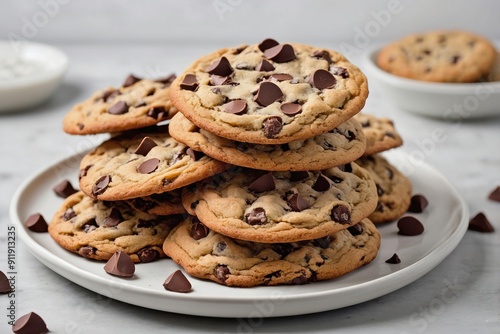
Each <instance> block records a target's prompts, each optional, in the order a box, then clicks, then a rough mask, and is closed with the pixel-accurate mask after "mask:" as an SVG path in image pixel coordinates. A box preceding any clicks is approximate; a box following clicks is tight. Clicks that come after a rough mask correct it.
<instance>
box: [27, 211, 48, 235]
mask: <svg viewBox="0 0 500 334" xmlns="http://www.w3.org/2000/svg"><path fill="white" fill-rule="evenodd" d="M24 225H25V226H26V227H27V228H28V229H29V230H30V231H33V232H39V233H43V232H47V231H48V227H49V226H48V225H47V222H46V221H45V219H44V218H43V216H42V215H41V214H39V213H34V214H32V215H31V216H29V217H28V219H26V221H25V222H24Z"/></svg>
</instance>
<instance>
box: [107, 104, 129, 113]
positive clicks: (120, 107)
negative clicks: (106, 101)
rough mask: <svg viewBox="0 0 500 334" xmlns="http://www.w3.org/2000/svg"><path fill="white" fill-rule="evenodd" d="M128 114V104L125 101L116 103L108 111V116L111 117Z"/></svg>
mask: <svg viewBox="0 0 500 334" xmlns="http://www.w3.org/2000/svg"><path fill="white" fill-rule="evenodd" d="M127 112H128V104H127V102H125V101H119V102H116V103H115V104H114V105H112V106H111V107H109V109H108V114H111V115H123V114H126V113H127Z"/></svg>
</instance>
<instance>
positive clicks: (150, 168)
mask: <svg viewBox="0 0 500 334" xmlns="http://www.w3.org/2000/svg"><path fill="white" fill-rule="evenodd" d="M159 164H160V159H156V158H151V159H148V160H146V161H144V162H143V163H141V164H140V165H139V166H137V171H138V172H139V173H141V174H151V173H153V172H154V171H155V170H156V169H157V168H158V165H159Z"/></svg>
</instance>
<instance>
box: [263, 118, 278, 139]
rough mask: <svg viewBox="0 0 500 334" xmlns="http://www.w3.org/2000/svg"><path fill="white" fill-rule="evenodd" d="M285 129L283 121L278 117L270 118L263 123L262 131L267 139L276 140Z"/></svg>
mask: <svg viewBox="0 0 500 334" xmlns="http://www.w3.org/2000/svg"><path fill="white" fill-rule="evenodd" d="M281 129H283V121H282V120H281V118H280V117H278V116H271V117H268V118H266V119H265V120H264V122H262V131H263V132H264V136H265V137H266V138H274V137H276V136H277V135H278V133H280V132H281Z"/></svg>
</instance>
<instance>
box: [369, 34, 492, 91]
mask: <svg viewBox="0 0 500 334" xmlns="http://www.w3.org/2000/svg"><path fill="white" fill-rule="evenodd" d="M496 54H497V52H496V49H495V47H494V46H493V45H492V44H491V43H490V42H489V41H488V40H486V39H485V38H483V37H481V36H477V35H475V34H472V33H469V32H465V31H458V30H444V31H431V32H427V33H420V34H413V35H410V36H407V37H405V38H402V39H401V40H398V41H395V42H393V43H391V44H389V45H387V46H386V47H384V48H383V49H382V50H381V51H380V53H379V55H378V58H377V64H378V66H379V67H380V68H382V69H383V70H385V71H387V72H390V73H392V74H395V75H398V76H401V77H406V78H411V79H417V80H423V81H434V82H476V81H479V80H481V78H483V77H486V76H487V75H488V74H489V73H490V71H491V70H492V67H493V64H494V62H495V58H496Z"/></svg>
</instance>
